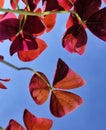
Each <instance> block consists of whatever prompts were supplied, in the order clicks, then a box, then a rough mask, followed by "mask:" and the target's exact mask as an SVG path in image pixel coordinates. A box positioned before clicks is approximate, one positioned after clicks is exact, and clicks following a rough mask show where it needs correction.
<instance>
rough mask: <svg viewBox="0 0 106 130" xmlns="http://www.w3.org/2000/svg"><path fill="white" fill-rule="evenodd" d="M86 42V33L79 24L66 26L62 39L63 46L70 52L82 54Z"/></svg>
mask: <svg viewBox="0 0 106 130" xmlns="http://www.w3.org/2000/svg"><path fill="white" fill-rule="evenodd" d="M86 43H87V34H86V32H85V29H84V28H83V26H82V25H80V24H75V25H73V26H72V27H70V28H68V30H67V31H66V32H65V35H64V36H63V39H62V45H63V47H64V48H65V49H66V50H67V51H69V52H70V53H73V52H76V53H78V54H80V55H82V54H83V53H84V51H85V47H86V46H85V45H86Z"/></svg>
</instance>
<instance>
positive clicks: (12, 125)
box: [5, 119, 25, 130]
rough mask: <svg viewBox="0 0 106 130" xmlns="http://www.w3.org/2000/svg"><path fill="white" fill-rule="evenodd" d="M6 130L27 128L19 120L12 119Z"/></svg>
mask: <svg viewBox="0 0 106 130" xmlns="http://www.w3.org/2000/svg"><path fill="white" fill-rule="evenodd" d="M5 130H25V129H24V128H23V127H22V126H21V125H20V124H19V123H18V122H16V121H15V120H13V119H11V120H10V122H9V125H8V126H7V128H6V129H5Z"/></svg>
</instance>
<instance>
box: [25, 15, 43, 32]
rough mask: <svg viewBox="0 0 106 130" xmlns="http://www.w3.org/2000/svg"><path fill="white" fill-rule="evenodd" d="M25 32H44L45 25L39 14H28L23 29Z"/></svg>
mask: <svg viewBox="0 0 106 130" xmlns="http://www.w3.org/2000/svg"><path fill="white" fill-rule="evenodd" d="M23 31H24V33H26V34H28V35H31V34H36V35H38V34H42V33H43V32H44V31H45V26H44V24H43V23H42V21H41V20H40V18H39V17H37V16H27V19H26V23H25V25H24V29H23Z"/></svg>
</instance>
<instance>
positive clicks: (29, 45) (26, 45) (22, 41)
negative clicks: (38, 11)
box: [10, 35, 38, 55]
mask: <svg viewBox="0 0 106 130" xmlns="http://www.w3.org/2000/svg"><path fill="white" fill-rule="evenodd" d="M37 47H38V45H37V42H36V40H35V39H34V38H32V37H31V36H28V35H23V36H22V35H18V36H17V37H16V39H15V40H14V41H13V43H12V44H11V46H10V54H11V55H13V54H14V53H15V52H19V51H27V50H34V49H37Z"/></svg>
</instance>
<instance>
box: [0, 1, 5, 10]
mask: <svg viewBox="0 0 106 130" xmlns="http://www.w3.org/2000/svg"><path fill="white" fill-rule="evenodd" d="M3 5H4V0H0V8H2V7H3Z"/></svg>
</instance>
